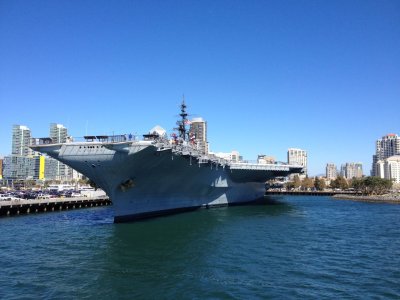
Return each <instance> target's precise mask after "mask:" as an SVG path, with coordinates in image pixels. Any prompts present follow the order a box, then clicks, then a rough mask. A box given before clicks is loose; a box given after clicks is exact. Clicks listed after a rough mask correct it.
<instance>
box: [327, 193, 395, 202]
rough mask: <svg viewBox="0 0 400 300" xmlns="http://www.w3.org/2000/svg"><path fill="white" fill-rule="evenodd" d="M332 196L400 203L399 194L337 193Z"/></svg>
mask: <svg viewBox="0 0 400 300" xmlns="http://www.w3.org/2000/svg"><path fill="white" fill-rule="evenodd" d="M332 198H334V199H336V200H350V201H360V202H373V203H392V204H400V195H399V194H394V195H373V196H366V195H362V196H353V195H343V194H337V195H333V196H332Z"/></svg>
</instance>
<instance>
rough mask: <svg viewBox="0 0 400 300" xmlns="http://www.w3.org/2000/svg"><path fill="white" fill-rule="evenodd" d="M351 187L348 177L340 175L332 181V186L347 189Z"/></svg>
mask: <svg viewBox="0 0 400 300" xmlns="http://www.w3.org/2000/svg"><path fill="white" fill-rule="evenodd" d="M348 187H349V185H348V183H347V180H346V178H344V177H343V176H338V177H337V178H336V179H335V180H333V181H331V188H333V189H341V190H345V189H347V188H348Z"/></svg>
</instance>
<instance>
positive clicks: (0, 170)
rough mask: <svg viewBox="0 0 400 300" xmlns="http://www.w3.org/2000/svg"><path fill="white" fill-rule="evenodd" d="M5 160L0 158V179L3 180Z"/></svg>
mask: <svg viewBox="0 0 400 300" xmlns="http://www.w3.org/2000/svg"><path fill="white" fill-rule="evenodd" d="M3 160H4V158H0V179H3Z"/></svg>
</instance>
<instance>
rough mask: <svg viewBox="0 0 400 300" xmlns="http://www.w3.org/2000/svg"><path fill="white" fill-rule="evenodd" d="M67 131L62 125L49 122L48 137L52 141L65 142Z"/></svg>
mask: <svg viewBox="0 0 400 300" xmlns="http://www.w3.org/2000/svg"><path fill="white" fill-rule="evenodd" d="M67 137H68V131H67V128H66V127H64V125H61V124H56V123H51V124H50V138H51V140H52V142H53V143H65V142H66V141H67Z"/></svg>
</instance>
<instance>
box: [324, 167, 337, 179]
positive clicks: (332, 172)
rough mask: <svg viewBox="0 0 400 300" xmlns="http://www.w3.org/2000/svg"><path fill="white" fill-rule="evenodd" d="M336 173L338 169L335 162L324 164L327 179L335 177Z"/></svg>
mask: <svg viewBox="0 0 400 300" xmlns="http://www.w3.org/2000/svg"><path fill="white" fill-rule="evenodd" d="M337 175H338V170H337V168H336V165H335V164H332V163H328V164H326V178H327V179H336V178H337Z"/></svg>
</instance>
